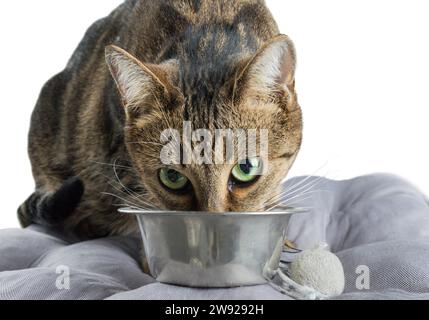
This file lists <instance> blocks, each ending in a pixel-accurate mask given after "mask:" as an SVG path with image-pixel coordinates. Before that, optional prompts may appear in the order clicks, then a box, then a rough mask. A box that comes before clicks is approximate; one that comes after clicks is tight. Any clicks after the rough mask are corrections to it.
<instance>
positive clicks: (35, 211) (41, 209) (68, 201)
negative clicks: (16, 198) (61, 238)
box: [18, 177, 85, 228]
mask: <svg viewBox="0 0 429 320" xmlns="http://www.w3.org/2000/svg"><path fill="white" fill-rule="evenodd" d="M84 189H85V188H84V185H83V182H82V180H80V179H79V178H77V177H73V178H70V179H68V180H67V181H65V182H64V184H63V185H62V186H61V187H60V188H59V189H58V190H57V191H56V192H54V193H51V194H46V193H41V192H39V191H36V192H35V193H33V194H32V195H31V196H30V197H29V198H28V199H27V200H26V201H25V202H24V203H23V204H22V205H21V206H20V207H19V209H18V219H19V222H20V223H21V225H22V226H23V227H24V228H25V227H28V226H30V225H31V224H33V223H35V224H39V225H45V226H58V225H61V224H62V222H64V220H66V219H67V218H68V217H69V216H70V215H71V213H72V212H73V211H74V210H75V209H76V207H77V206H78V205H79V202H80V200H81V199H82V196H83V193H84Z"/></svg>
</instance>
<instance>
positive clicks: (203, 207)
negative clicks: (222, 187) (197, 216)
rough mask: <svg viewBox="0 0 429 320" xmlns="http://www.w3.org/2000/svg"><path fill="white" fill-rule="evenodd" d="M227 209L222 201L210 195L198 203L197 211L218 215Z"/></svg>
mask: <svg viewBox="0 0 429 320" xmlns="http://www.w3.org/2000/svg"><path fill="white" fill-rule="evenodd" d="M227 207H228V206H227V204H226V203H225V200H224V199H222V198H221V197H216V196H213V195H211V196H208V197H207V198H206V199H204V200H203V201H201V202H200V203H199V206H198V211H205V212H213V213H219V212H225V211H227Z"/></svg>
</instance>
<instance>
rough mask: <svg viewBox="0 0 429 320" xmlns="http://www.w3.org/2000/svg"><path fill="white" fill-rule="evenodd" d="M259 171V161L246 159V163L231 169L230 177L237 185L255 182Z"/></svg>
mask: <svg viewBox="0 0 429 320" xmlns="http://www.w3.org/2000/svg"><path fill="white" fill-rule="evenodd" d="M260 169H261V161H260V160H259V159H258V158H252V159H246V162H244V163H242V164H240V163H239V164H237V165H236V166H235V167H234V169H232V176H233V178H234V179H235V180H236V181H238V182H239V183H248V182H252V181H254V180H256V178H257V177H258V176H259V174H260Z"/></svg>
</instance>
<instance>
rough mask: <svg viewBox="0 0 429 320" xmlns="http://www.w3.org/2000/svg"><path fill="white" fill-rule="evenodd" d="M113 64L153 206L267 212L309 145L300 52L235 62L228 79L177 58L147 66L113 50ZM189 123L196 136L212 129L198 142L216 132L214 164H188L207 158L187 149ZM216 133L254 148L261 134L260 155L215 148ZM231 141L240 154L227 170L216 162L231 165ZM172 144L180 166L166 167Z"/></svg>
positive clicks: (276, 46) (281, 46) (286, 45)
mask: <svg viewBox="0 0 429 320" xmlns="http://www.w3.org/2000/svg"><path fill="white" fill-rule="evenodd" d="M106 57H107V62H108V65H109V68H110V71H111V73H112V75H113V78H114V79H115V81H116V84H117V86H118V88H119V92H120V94H121V97H122V99H123V103H124V107H125V113H126V126H125V140H126V144H127V149H128V152H129V154H130V156H131V159H132V162H133V166H134V167H135V169H136V170H137V172H138V174H139V175H140V177H141V183H142V184H143V186H144V188H145V189H146V190H147V192H148V194H149V195H148V198H147V199H146V200H147V201H149V202H150V203H151V204H152V205H154V206H155V207H158V208H162V209H170V210H197V211H210V212H221V211H261V210H264V206H265V205H266V204H267V203H269V202H271V201H273V200H274V199H273V197H274V196H275V195H276V194H277V192H278V191H279V190H280V189H279V188H280V184H281V182H282V180H283V179H284V178H285V176H286V174H287V173H288V171H289V169H290V167H291V166H292V164H293V162H294V160H295V158H296V156H297V153H298V151H299V148H300V145H301V139H302V119H301V110H300V107H299V105H298V102H297V98H296V93H295V88H294V83H295V78H294V72H295V64H296V58H295V50H294V47H293V44H292V42H291V41H290V40H289V38H288V37H286V36H283V35H281V36H278V37H276V38H274V39H272V40H271V41H270V42H268V43H267V44H265V45H264V46H263V47H262V48H261V49H260V50H259V51H258V52H257V53H256V54H251V55H247V54H244V53H243V55H242V56H239V57H237V56H235V57H234V58H233V59H230V60H229V62H228V64H227V65H228V68H229V70H228V72H227V73H225V72H224V73H223V75H225V74H226V75H227V77H225V76H224V77H217V74H214V73H213V72H217V71H216V70H212V69H213V66H199V68H192V67H190V66H189V65H187V63H192V62H184V61H181V60H179V59H171V60H167V61H166V62H164V63H161V64H149V63H145V62H141V61H139V60H137V59H136V58H134V57H133V56H132V55H130V54H129V53H127V52H126V51H124V50H122V49H120V48H118V47H115V46H109V47H107V49H106ZM225 66H226V64H225V65H224V67H225ZM205 67H206V68H207V69H205ZM190 72H192V73H193V74H192V77H189V73H190ZM216 77H217V79H215V78H216ZM219 78H220V79H221V80H219ZM189 79H193V81H192V83H189V81H188V80H189ZM215 80H216V81H215ZM185 123H186V124H187V125H189V126H190V127H191V130H197V129H206V130H205V131H199V132H196V133H195V134H196V136H195V137H194V138H198V137H199V136H201V135H202V134H203V135H204V132H211V133H212V136H211V137H212V138H213V140H212V143H211V144H209V148H210V149H212V150H213V153H212V155H211V156H212V160H213V161H212V162H210V160H208V161H207V159H208V158H204V159H205V161H204V163H202V164H201V163H198V162H197V161H190V162H189V157H188V160H185V159H184V153H185V152H188V151H192V152H196V154H198V155H204V156H206V155H207V152H204V151H203V152H201V150H198V149H194V147H197V145H201V143H200V142H197V141H194V142H191V145H189V143H187V141H185V140H186V137H184V135H187V133H186V132H187V131H186V129H184V127H185ZM166 129H172V130H176V131H171V130H170V133H172V132H176V133H177V135H174V134H172V135H171V136H170V137H169V138H170V140H168V139H164V140H163V139H162V136H163V137H164V138H165V133H166V131H165V130H166ZM216 129H230V130H231V131H228V132H229V133H231V132H234V133H237V132H240V134H243V132H244V134H245V135H246V136H247V138H248V139H247V141H248V140H249V139H250V138H249V137H250V136H252V134H249V132H255V131H254V130H256V137H257V139H256V148H255V149H254V150H250V148H251V147H250V146H248V147H249V148H247V149H248V150H247V151H248V154H246V153H242V152H241V153H240V150H246V148H244V149H243V148H241V147H242V145H240V144H243V143H244V144H245V145H246V143H245V142H246V139H244V140H242V139H235V138H233V139H231V140H228V139H224V140H223V141H224V143H225V146H220V147H219V146H218V147H216V145H217V140H216V139H215V137H216ZM252 130H253V131H252ZM264 130H265V131H264ZM218 131H219V130H218ZM263 132H264V133H265V134H266V136H264V135H263V134H262V133H263ZM184 133H185V134H184ZM235 137H236V136H235ZM262 137H267V141H265V142H264V141H263V140H262ZM204 139H208V138H207V136H205V138H204ZM202 140H203V139H202V138H201V139H200V141H202ZM231 141H232V144H233V146H234V148H233V149H234V151H235V152H233V155H232V156H231V154H229V158H227V159H225V158H224V160H225V161H223V163H222V160H221V161H217V160H216V159H215V158H216V157H217V156H219V152H221V155H220V156H221V157H222V156H226V153H227V151H226V145H228V142H231ZM263 143H264V146H265V147H266V148H268V149H267V150H268V152H267V154H266V156H265V157H263V156H262V155H261V154H259V153H261V152H262V149H263V147H262V144H263ZM168 144H170V145H174V146H180V147H179V148H178V150H179V151H178V152H179V153H180V155H179V156H178V157H176V158H175V159H176V160H178V161H179V162H180V163H177V161H176V162H174V161H173V163H174V164H171V163H168V162H166V161H165V157H164V159H163V153H164V156H165V147H166V145H168ZM205 146H207V144H205ZM240 146H241V147H240ZM176 150H177V149H176ZM195 150H197V151H195ZM264 150H265V149H264ZM205 151H207V150H205ZM252 151H253V152H252ZM170 154H171V153H170ZM249 154H252V156H249ZM175 156H177V153H176V154H175ZM231 160H232V161H231ZM219 163H222V164H219Z"/></svg>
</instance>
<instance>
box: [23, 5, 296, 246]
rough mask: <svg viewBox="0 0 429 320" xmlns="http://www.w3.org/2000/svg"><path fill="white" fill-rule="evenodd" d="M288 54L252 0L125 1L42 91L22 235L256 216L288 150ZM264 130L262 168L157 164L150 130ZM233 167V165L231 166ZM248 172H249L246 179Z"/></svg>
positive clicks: (97, 233)
mask: <svg viewBox="0 0 429 320" xmlns="http://www.w3.org/2000/svg"><path fill="white" fill-rule="evenodd" d="M295 64H296V58H295V50H294V46H293V44H292V42H291V40H290V39H289V38H288V37H287V36H285V35H281V34H280V33H279V30H278V27H277V25H276V23H275V21H274V19H273V17H272V15H271V13H270V12H269V10H268V9H267V7H266V5H265V3H264V1H262V0H235V1H232V0H217V1H212V0H157V1H152V0H150V1H149V0H127V1H125V2H124V3H123V4H122V5H120V6H119V7H118V8H117V9H116V10H114V11H113V12H112V13H111V14H110V15H109V16H108V17H106V18H104V19H102V20H100V21H97V22H96V23H95V24H94V25H93V26H91V27H90V29H89V30H88V31H87V33H86V35H85V37H84V39H83V41H82V42H81V43H80V45H79V46H78V48H77V49H76V51H75V53H74V54H73V56H72V58H71V60H70V61H69V63H68V65H67V66H66V68H65V70H64V71H62V72H61V73H60V74H58V75H56V76H55V77H53V78H52V79H51V80H49V81H48V82H47V83H46V84H45V86H44V87H43V89H42V92H41V94H40V97H39V100H38V102H37V105H36V107H35V110H34V112H33V116H32V120H31V128H30V133H29V155H30V159H31V163H32V169H33V175H34V179H35V183H36V190H35V192H34V194H32V195H31V196H30V198H29V199H28V200H27V201H26V202H25V203H24V204H23V205H22V206H21V207H20V208H19V210H18V216H19V219H20V222H21V224H22V226H24V227H26V226H28V225H30V224H33V223H35V224H42V225H46V226H53V227H55V228H60V229H62V230H63V231H64V232H75V233H77V234H79V235H80V236H81V237H85V238H95V237H102V236H106V235H112V234H126V233H132V232H135V231H136V223H135V221H134V218H133V217H129V216H124V215H120V214H119V213H117V207H118V206H120V205H134V206H139V207H142V208H159V209H172V210H178V211H183V210H185V211H188V210H192V211H209V212H221V211H233V212H235V211H262V210H264V208H265V206H266V204H267V203H268V202H269V201H270V200H271V199H273V196H274V195H276V194H277V193H278V192H279V190H280V184H281V181H282V180H283V179H284V177H285V176H286V175H287V173H288V171H289V169H290V167H291V166H292V164H293V162H294V161H295V158H296V156H297V153H298V151H299V148H300V145H301V139H302V120H301V110H300V107H299V105H298V102H297V97H296V93H295V80H294V72H295ZM184 121H188V122H190V123H191V124H192V127H193V128H206V129H210V130H215V129H219V128H231V129H236V128H241V129H268V130H269V136H268V141H269V157H268V160H269V162H270V165H269V170H268V171H267V172H266V173H265V174H264V175H261V176H256V175H255V176H252V175H251V170H249V169H252V166H253V165H254V164H253V162H252V161H251V159H250V160H249V159H244V163H245V164H246V165H245V166H244V168H243V167H242V166H240V167H238V169H240V168H241V169H243V170H238V171H240V172H239V173H237V170H236V169H237V165H231V164H223V165H217V164H213V165H211V164H200V165H197V164H187V165H180V164H179V165H171V166H165V165H164V164H163V163H162V162H161V161H160V152H161V148H162V144H161V143H160V136H161V133H162V132H163V131H164V130H165V129H167V128H175V129H177V130H181V128H182V126H183V123H184ZM238 160H240V161H241V163H242V160H243V159H237V161H238ZM246 168H247V171H246Z"/></svg>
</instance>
